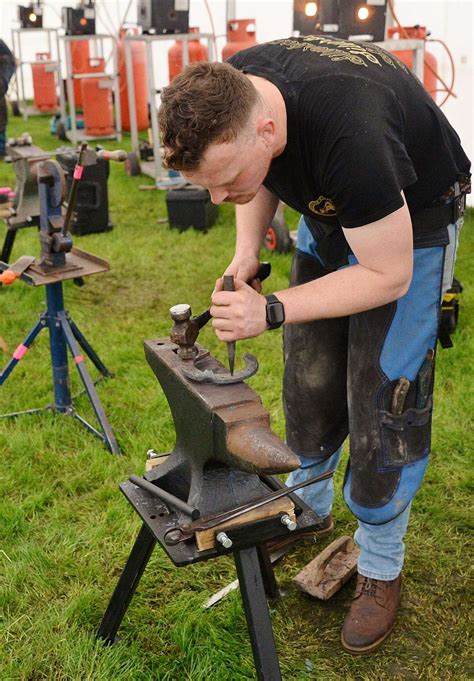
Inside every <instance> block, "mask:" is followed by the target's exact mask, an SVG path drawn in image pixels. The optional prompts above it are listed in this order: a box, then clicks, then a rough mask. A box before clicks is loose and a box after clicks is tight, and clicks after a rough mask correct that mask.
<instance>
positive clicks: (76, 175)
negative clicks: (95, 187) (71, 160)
mask: <svg viewBox="0 0 474 681" xmlns="http://www.w3.org/2000/svg"><path fill="white" fill-rule="evenodd" d="M83 170H84V166H76V167H75V168H74V175H73V177H74V179H75V180H80V179H81V177H82V171H83Z"/></svg>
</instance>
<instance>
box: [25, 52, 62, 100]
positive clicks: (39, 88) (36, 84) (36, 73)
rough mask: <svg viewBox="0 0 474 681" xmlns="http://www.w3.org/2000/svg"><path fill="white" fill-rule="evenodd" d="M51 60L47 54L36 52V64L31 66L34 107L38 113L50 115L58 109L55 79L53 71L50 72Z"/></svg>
mask: <svg viewBox="0 0 474 681" xmlns="http://www.w3.org/2000/svg"><path fill="white" fill-rule="evenodd" d="M50 60H51V54H50V53H49V52H37V53H36V64H32V65H31V71H32V75H33V93H34V105H35V107H36V108H37V109H38V110H39V111H43V112H45V113H50V112H52V111H56V109H57V108H58V95H57V93H56V78H55V77H54V70H52V71H51V70H50V66H51V65H50V64H48V63H47V62H48V61H50Z"/></svg>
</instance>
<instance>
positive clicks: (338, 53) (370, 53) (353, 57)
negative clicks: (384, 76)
mask: <svg viewBox="0 0 474 681" xmlns="http://www.w3.org/2000/svg"><path fill="white" fill-rule="evenodd" d="M315 43H317V44H315ZM270 45H282V46H283V47H286V49H287V50H303V52H315V53H317V54H319V55H320V56H321V57H327V58H328V59H330V60H331V61H350V62H351V63H352V64H356V65H357V66H365V67H366V68H367V67H368V66H369V64H368V63H367V62H370V63H372V64H375V65H377V66H382V63H381V61H380V59H382V60H383V61H384V62H385V63H386V64H388V65H389V66H391V67H392V68H394V69H396V68H397V67H403V68H404V69H405V70H406V67H405V66H404V65H403V64H402V63H401V62H399V61H398V60H395V59H392V57H391V56H390V55H388V54H387V53H386V52H384V51H383V50H381V49H380V48H379V47H377V46H375V45H367V44H365V43H360V44H356V43H351V42H349V41H347V40H336V39H334V38H325V37H324V36H319V35H307V36H304V38H303V41H300V40H293V39H291V38H287V39H285V40H273V41H272V42H271V43H270Z"/></svg>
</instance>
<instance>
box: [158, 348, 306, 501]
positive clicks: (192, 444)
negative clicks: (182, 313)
mask: <svg viewBox="0 0 474 681" xmlns="http://www.w3.org/2000/svg"><path fill="white" fill-rule="evenodd" d="M197 347H198V349H199V355H200V356H201V357H202V358H203V359H202V361H201V366H202V367H203V368H204V369H211V370H212V371H214V372H219V371H221V372H223V371H225V368H224V367H223V366H222V364H220V362H218V361H217V360H216V359H214V358H213V357H212V356H211V355H209V353H207V351H206V350H204V349H203V348H202V347H200V346H199V345H198V346H197ZM177 350H178V346H177V345H175V344H174V343H171V342H170V340H169V338H159V339H157V340H151V341H146V342H145V355H146V358H147V361H148V363H149V364H150V366H151V368H152V369H153V372H154V373H155V375H156V377H157V378H158V380H159V382H160V384H161V387H162V388H163V391H164V393H165V395H166V398H167V400H168V404H169V406H170V409H171V413H172V416H173V420H174V425H175V430H176V444H175V447H174V449H173V451H172V452H171V453H170V455H169V457H168V459H167V460H166V461H165V462H164V463H162V464H160V465H158V466H156V468H154V469H153V470H152V471H150V472H149V473H147V474H146V475H145V478H146V479H147V480H149V481H150V482H154V483H158V482H159V485H160V487H163V488H164V489H167V488H168V489H167V491H169V492H171V493H172V494H175V495H177V496H180V497H181V498H182V499H183V500H184V501H187V503H188V504H189V505H190V506H192V507H194V508H198V509H199V510H200V511H201V513H206V512H208V511H209V510H214V511H215V510H216V508H215V506H216V505H219V504H215V503H213V499H214V502H216V501H217V499H216V496H217V494H216V490H215V488H214V489H213V487H212V484H213V483H212V481H213V480H216V478H215V473H214V472H213V473H212V475H211V476H210V477H209V474H208V471H209V470H211V469H212V470H213V471H216V470H219V469H220V470H221V471H222V469H226V471H229V470H230V473H227V472H226V474H225V476H222V474H219V475H218V477H219V487H220V489H221V490H222V491H224V490H223V489H222V487H221V485H223V486H224V487H226V485H227V486H228V491H229V497H230V498H229V497H227V502H229V501H230V502H231V505H235V504H236V503H240V502H241V499H237V498H236V496H240V495H238V494H237V492H236V490H238V489H239V488H242V490H243V487H245V485H244V484H243V481H244V479H245V478H246V476H245V475H242V474H240V475H239V474H238V471H243V472H245V473H254V474H256V475H255V478H256V477H257V476H258V474H278V473H287V472H289V471H292V470H294V469H295V468H297V467H298V466H299V465H300V462H299V459H298V457H297V456H296V455H295V454H294V453H293V452H292V451H291V450H290V449H289V448H288V447H287V446H286V445H285V444H284V442H283V441H282V440H281V439H280V438H279V437H278V436H277V435H275V434H274V433H273V432H272V431H271V429H270V417H269V414H268V412H267V410H266V409H265V408H264V406H263V405H262V402H261V400H260V397H259V396H258V395H257V394H256V393H255V391H254V390H252V388H250V387H249V386H248V385H246V384H245V383H237V384H233V385H214V384H211V383H196V382H193V381H191V380H189V379H188V378H186V377H185V376H184V375H183V369H184V368H188V367H189V366H190V362H191V360H184V359H181V358H180V357H178V355H177V352H176V351H177ZM205 469H206V473H205ZM232 472H233V476H232ZM223 477H225V478H226V480H227V482H226V483H225V484H224V479H223ZM232 477H233V478H234V480H232ZM252 477H253V476H250V478H252ZM177 478H178V479H181V480H182V483H183V484H182V485H181V494H179V495H178V494H177V492H176V489H170V488H169V487H170V483H171V479H173V480H174V481H176V479H177ZM238 480H240V482H238ZM210 482H211V484H210ZM252 486H253V487H255V485H252ZM172 487H173V488H175V487H176V483H175V482H174V483H172ZM224 495H225V496H227V494H226V493H224ZM219 496H221V495H220V494H219ZM244 496H247V495H244ZM251 496H253V497H254V496H255V491H254V492H253V494H252V495H251ZM185 497H187V498H185ZM232 497H234V498H232ZM247 498H248V497H247ZM244 500H245V499H244ZM210 506H212V509H210V508H209V507H210Z"/></svg>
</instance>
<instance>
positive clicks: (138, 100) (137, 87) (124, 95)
mask: <svg viewBox="0 0 474 681" xmlns="http://www.w3.org/2000/svg"><path fill="white" fill-rule="evenodd" d="M132 30H133V33H134V34H135V33H138V31H137V30H136V29H129V31H128V32H130V31H132ZM125 35H126V32H125V30H124V29H121V30H120V34H119V41H118V72H119V83H120V111H121V114H122V128H123V130H127V131H130V110H129V106H128V81H127V69H126V66H125V44H124V37H125ZM130 48H131V52H132V68H133V87H134V91H135V110H136V112H137V128H138V130H147V128H148V92H147V73H146V66H147V64H146V49H145V44H144V43H138V42H137V43H136V42H133V41H131V42H130Z"/></svg>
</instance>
